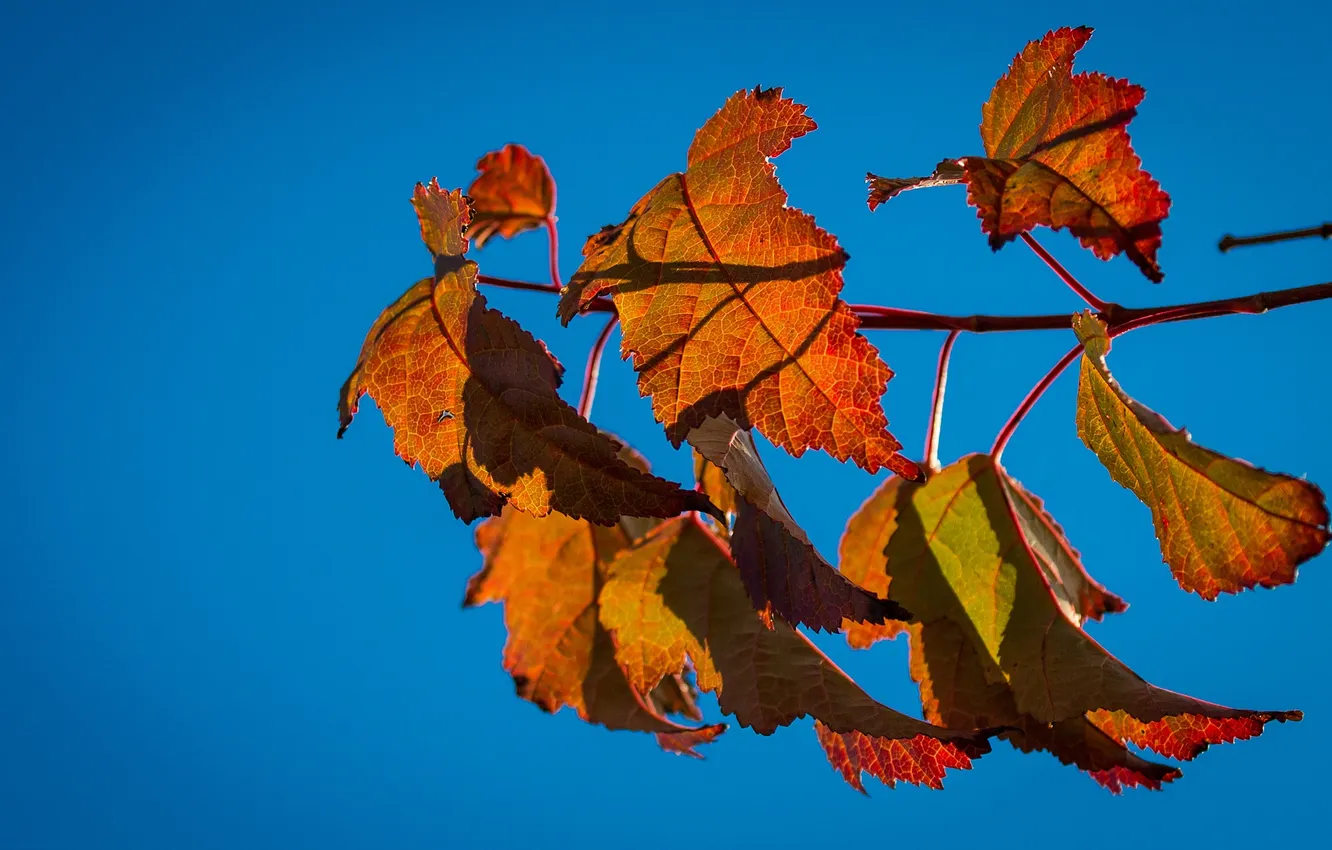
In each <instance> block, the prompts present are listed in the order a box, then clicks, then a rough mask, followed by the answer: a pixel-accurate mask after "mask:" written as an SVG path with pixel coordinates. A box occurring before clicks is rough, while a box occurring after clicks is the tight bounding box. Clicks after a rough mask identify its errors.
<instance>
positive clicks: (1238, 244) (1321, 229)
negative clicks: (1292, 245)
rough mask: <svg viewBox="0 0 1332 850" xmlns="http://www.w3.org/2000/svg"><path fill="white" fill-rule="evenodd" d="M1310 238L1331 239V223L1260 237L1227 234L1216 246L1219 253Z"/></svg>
mask: <svg viewBox="0 0 1332 850" xmlns="http://www.w3.org/2000/svg"><path fill="white" fill-rule="evenodd" d="M1310 236H1321V237H1323V238H1324V239H1332V222H1328V223H1326V224H1320V225H1319V226H1317V227H1306V228H1304V229H1303V230H1283V231H1281V232H1280V233H1264V234H1263V235H1261V236H1231V235H1230V234H1229V233H1227V234H1226V235H1225V236H1222V237H1221V241H1220V242H1218V243H1217V244H1216V247H1217V248H1220V249H1221V253H1222V254H1224V253H1225V252H1227V251H1229V250H1230V249H1231V248H1242V247H1243V246H1245V245H1266V244H1268V243H1269V242H1289V241H1290V240H1292V239H1308V238H1309V237H1310Z"/></svg>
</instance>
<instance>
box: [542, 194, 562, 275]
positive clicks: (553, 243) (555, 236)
mask: <svg viewBox="0 0 1332 850" xmlns="http://www.w3.org/2000/svg"><path fill="white" fill-rule="evenodd" d="M554 203H555V202H554V200H553V199H552V200H551V204H552V207H551V208H552V209H553V208H554ZM546 234H547V235H548V236H549V237H550V285H551V286H553V287H554V288H555V291H556V292H559V291H560V290H561V289H563V288H564V284H562V283H560V231H559V228H557V227H556V226H555V216H554V214H551V215H548V216H546Z"/></svg>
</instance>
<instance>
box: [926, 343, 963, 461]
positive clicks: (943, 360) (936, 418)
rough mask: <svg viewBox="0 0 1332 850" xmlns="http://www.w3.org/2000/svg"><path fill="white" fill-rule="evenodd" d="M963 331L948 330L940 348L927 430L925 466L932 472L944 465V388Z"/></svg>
mask: <svg viewBox="0 0 1332 850" xmlns="http://www.w3.org/2000/svg"><path fill="white" fill-rule="evenodd" d="M960 333H961V331H958V330H953V331H949V332H948V336H947V338H945V339H944V343H943V347H941V348H940V349H939V368H938V369H937V370H936V371H935V373H934V398H933V399H931V400H930V423H929V427H928V428H927V429H926V431H925V468H926V469H928V470H929V471H930V472H938V471H939V470H940V469H941V468H942V467H940V466H939V432H940V430H942V428H943V406H944V390H945V388H946V387H947V385H948V358H949V357H950V356H951V355H952V353H953V343H954V342H957V335H958V334H960Z"/></svg>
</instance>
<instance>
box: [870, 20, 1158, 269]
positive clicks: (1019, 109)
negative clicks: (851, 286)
mask: <svg viewBox="0 0 1332 850" xmlns="http://www.w3.org/2000/svg"><path fill="white" fill-rule="evenodd" d="M1091 32H1092V31H1091V29H1090V28H1088V27H1078V28H1076V29H1069V28H1067V27H1066V28H1064V29H1059V30H1055V31H1053V32H1050V33H1047V34H1046V35H1045V37H1044V38H1042V39H1040V40H1039V41H1033V42H1030V43H1029V44H1028V45H1027V46H1026V47H1025V48H1023V50H1022V52H1021V53H1019V54H1018V55H1017V56H1016V57H1014V59H1013V64H1012V66H1011V67H1010V68H1009V70H1008V72H1007V73H1006V74H1004V76H1003V77H1001V78H1000V79H999V81H998V82H997V83H996V84H995V86H994V90H993V91H992V92H991V94H990V99H989V101H987V102H986V104H985V106H984V107H983V109H982V110H981V125H980V132H981V140H982V142H983V143H984V145H985V153H986V156H984V157H975V156H969V157H964V158H962V159H958V160H944V161H943V162H941V163H940V164H939V166H938V168H936V170H935V173H934V174H933V175H930V176H929V177H912V178H898V179H893V178H882V177H876V176H875V175H873V174H871V175H869V179H870V182H871V188H870V209H874V208H875V207H876V206H878V205H879V204H880V203H882V202H884V201H886V200H888V199H889V198H891V197H893V196H894V195H896V194H898V193H899V192H902V191H905V190H907V189H913V188H921V187H925V186H939V185H947V184H950V183H957V182H965V183H967V187H968V188H967V198H968V200H969V201H970V202H971V204H972V205H974V206H975V207H976V208H977V211H978V215H979V217H980V219H981V229H982V230H983V231H984V232H985V233H988V234H989V236H990V247H992V248H994V249H995V250H998V249H999V248H1001V247H1002V246H1003V245H1004V244H1005V243H1006V242H1010V241H1012V240H1013V239H1014V238H1016V237H1017V236H1018V235H1019V234H1022V233H1025V232H1027V231H1029V230H1031V229H1032V228H1034V227H1037V226H1039V225H1044V226H1046V227H1051V228H1054V229H1055V230H1058V229H1060V228H1065V227H1066V228H1068V229H1069V231H1070V232H1071V233H1073V235H1075V236H1077V237H1078V239H1079V240H1080V241H1081V242H1082V244H1083V246H1084V247H1086V248H1088V249H1090V250H1091V251H1092V253H1094V254H1095V255H1096V256H1097V257H1100V258H1101V259H1103V260H1108V259H1110V258H1112V257H1114V256H1115V255H1116V254H1119V253H1121V252H1122V253H1125V254H1127V255H1128V257H1129V258H1130V259H1131V260H1132V261H1133V262H1134V263H1135V264H1136V265H1137V266H1138V268H1139V269H1141V270H1142V273H1143V274H1145V275H1146V276H1147V277H1148V279H1150V280H1152V281H1156V282H1159V281H1161V280H1162V278H1163V277H1164V275H1163V274H1162V272H1161V267H1160V265H1159V264H1158V263H1157V261H1156V253H1157V250H1158V249H1159V248H1160V246H1161V221H1162V220H1164V219H1165V217H1166V216H1167V215H1168V214H1169V209H1170V196H1169V195H1167V194H1166V193H1165V192H1164V191H1162V189H1161V186H1160V184H1159V183H1157V182H1156V181H1155V180H1154V179H1152V176H1151V175H1150V174H1148V173H1147V172H1146V171H1144V170H1143V169H1142V164H1141V161H1140V160H1139V159H1138V155H1137V154H1136V153H1135V152H1134V150H1133V146H1132V144H1131V143H1130V141H1129V135H1128V131H1127V129H1126V127H1127V126H1128V123H1129V122H1130V121H1131V120H1132V119H1133V116H1134V115H1136V114H1137V107H1138V104H1139V103H1141V102H1142V99H1143V95H1144V91H1143V89H1142V88H1141V87H1139V86H1135V85H1133V84H1132V83H1129V82H1127V81H1126V80H1117V79H1114V78H1112V77H1107V76H1105V75H1104V74H1099V73H1094V72H1091V73H1081V74H1074V73H1073V57H1074V55H1075V54H1076V53H1077V52H1078V50H1079V49H1080V48H1081V47H1082V46H1083V45H1084V44H1086V43H1087V39H1089V38H1090V37H1091ZM959 169H961V170H962V171H964V172H965V173H964V174H962V175H959V173H958V172H959Z"/></svg>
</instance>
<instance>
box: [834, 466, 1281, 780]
mask: <svg viewBox="0 0 1332 850" xmlns="http://www.w3.org/2000/svg"><path fill="white" fill-rule="evenodd" d="M853 537H858V538H862V539H860V540H855V539H852V538H853ZM875 547H878V555H877V557H876V556H874V555H873V554H872V552H873V551H874V548H875ZM842 551H843V552H844V553H851V554H853V555H854V558H853V559H852V560H850V561H844V562H843V565H842V566H843V570H844V571H845V572H847V573H848V574H849V576H850V577H851V578H853V579H856V580H859V581H862V582H863V583H865V584H866V585H868V586H870V587H872V588H874V589H876V590H879V592H881V593H883V592H886V593H888V594H889V595H891V596H892V598H893V599H896V600H898V601H900V602H902V603H903V604H904V605H907V606H908V607H910V608H911V610H912V612H913V613H914V614H915V615H916V617H917V619H918V621H919V622H917V623H913V624H911V625H910V626H908V627H907V629H906V630H907V631H908V634H909V635H910V640H911V673H912V678H913V679H915V680H916V681H917V682H919V683H920V686H921V701H922V703H923V705H924V709H925V716H926V718H927V719H929V720H931V721H932V722H935V723H938V724H940V725H944V726H947V727H950V728H958V729H962V728H975V727H977V726H1005V727H1011V729H1010V730H1008V731H1005V732H1004V733H1003V737H1004V738H1006V739H1007V740H1009V741H1010V742H1012V743H1013V745H1014V746H1016V747H1018V748H1019V749H1024V750H1035V749H1041V750H1046V751H1048V752H1050V753H1052V754H1054V755H1055V756H1057V757H1058V758H1059V759H1060V760H1061V761H1063V762H1065V763H1067V764H1075V765H1077V766H1078V767H1080V768H1082V769H1083V770H1086V771H1088V772H1089V773H1090V774H1091V775H1092V776H1093V778H1095V779H1096V780H1097V781H1098V782H1101V784H1103V785H1105V786H1106V787H1108V788H1110V789H1111V790H1112V791H1118V789H1119V788H1121V787H1123V786H1126V785H1128V786H1131V785H1142V786H1145V787H1149V788H1159V787H1160V784H1161V783H1162V782H1166V781H1170V780H1171V779H1173V778H1174V777H1175V776H1177V775H1178V772H1177V771H1175V770H1173V769H1172V768H1170V767H1168V766H1165V765H1157V764H1153V763H1151V762H1147V761H1145V760H1143V759H1141V758H1139V757H1137V756H1135V755H1133V754H1132V753H1131V752H1129V751H1128V750H1127V748H1126V747H1125V746H1124V743H1125V742H1133V743H1136V744H1142V745H1148V746H1151V745H1153V744H1154V743H1161V742H1162V741H1164V740H1165V739H1166V738H1167V737H1168V733H1167V731H1166V730H1178V729H1181V728H1185V729H1187V730H1188V731H1187V732H1186V733H1185V734H1186V735H1189V736H1192V737H1190V738H1188V742H1189V743H1188V746H1184V745H1181V744H1178V743H1175V744H1173V745H1172V744H1169V743H1161V747H1160V748H1159V749H1160V750H1161V751H1162V752H1165V753H1166V754H1167V755H1171V756H1175V757H1181V755H1182V754H1185V753H1187V754H1188V755H1193V754H1196V753H1197V752H1200V751H1201V749H1202V748H1203V747H1204V745H1205V744H1206V743H1217V742H1221V741H1229V740H1234V739H1236V738H1242V737H1249V736H1251V735H1255V734H1257V733H1258V732H1259V731H1260V730H1261V728H1262V724H1263V723H1266V722H1268V721H1270V720H1283V721H1284V720H1298V719H1299V718H1300V714H1299V712H1262V711H1245V710H1240V709H1233V708H1226V707H1224V706H1219V705H1214V704H1212V703H1207V702H1203V701H1201V700H1196V699H1193V698H1192V697H1187V696H1184V695H1182V694H1177V693H1173V692H1171V691H1167V690H1164V689H1161V688H1157V687H1155V686H1153V685H1149V684H1148V683H1147V682H1145V681H1143V680H1142V679H1141V678H1139V677H1138V676H1137V675H1136V674H1135V673H1133V671H1131V670H1129V668H1128V667H1126V666H1124V664H1123V663H1122V662H1120V661H1119V660H1118V659H1117V658H1115V657H1114V656H1112V655H1110V654H1109V653H1108V652H1106V651H1105V649H1103V648H1102V647H1101V646H1100V645H1099V644H1098V643H1096V642H1095V641H1094V640H1092V638H1091V637H1090V636H1089V635H1088V634H1087V633H1086V632H1085V631H1083V629H1082V628H1081V626H1082V623H1083V622H1084V621H1085V620H1086V619H1088V618H1090V617H1098V616H1100V615H1101V614H1103V613H1106V612H1112V611H1115V610H1122V608H1123V603H1122V601H1120V600H1119V599H1118V597H1114V596H1112V595H1110V594H1108V593H1106V592H1105V591H1104V589H1103V588H1101V587H1100V585H1097V584H1096V583H1095V582H1094V580H1092V579H1091V578H1090V576H1088V575H1087V574H1086V572H1085V570H1084V569H1083V567H1082V565H1081V563H1080V562H1079V560H1078V557H1077V553H1076V552H1075V551H1074V550H1073V549H1072V548H1071V547H1070V546H1069V545H1068V543H1067V542H1066V541H1065V540H1064V538H1063V535H1062V532H1061V531H1060V530H1059V527H1058V526H1057V525H1055V524H1054V523H1053V521H1052V520H1049V518H1048V516H1046V515H1045V514H1044V511H1043V510H1042V509H1041V507H1040V503H1039V502H1038V501H1036V500H1035V497H1034V496H1031V495H1030V494H1027V493H1026V492H1025V491H1024V490H1022V489H1021V488H1020V487H1019V486H1018V484H1017V483H1016V482H1014V481H1013V480H1012V479H1010V478H1009V477H1008V475H1007V474H1006V473H1005V472H1004V471H1003V470H1002V469H1001V468H1000V467H998V466H997V465H996V464H995V463H994V461H993V460H992V459H991V458H989V457H987V456H983V455H972V456H970V457H968V458H964V459H963V460H961V461H959V462H958V463H956V464H954V465H952V466H950V467H948V468H946V469H944V470H943V471H942V472H939V473H936V474H935V475H934V476H932V477H931V479H930V481H929V483H928V484H925V485H923V486H922V485H916V484H912V483H909V482H904V481H902V480H901V479H889V480H888V481H887V482H885V484H884V485H883V486H882V487H880V488H879V490H878V491H876V492H875V494H874V496H873V497H871V499H870V500H869V501H868V502H866V504H865V506H864V507H863V508H861V510H860V512H858V514H857V515H856V516H855V517H853V518H852V520H851V523H850V524H849V525H848V527H847V536H846V537H845V538H844V539H843V542H842ZM829 755H830V758H832V760H833V763H834V765H835V766H838V767H839V769H842V768H844V766H845V765H844V762H845V760H846V756H844V755H843V754H842V753H841V751H840V750H837V749H836V748H833V749H831V750H830V751H829Z"/></svg>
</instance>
